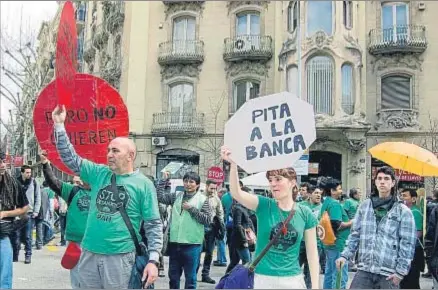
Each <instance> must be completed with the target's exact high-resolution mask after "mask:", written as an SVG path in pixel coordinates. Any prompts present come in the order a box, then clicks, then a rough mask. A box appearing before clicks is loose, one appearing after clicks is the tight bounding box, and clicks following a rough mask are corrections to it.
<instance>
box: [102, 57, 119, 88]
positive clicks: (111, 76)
mask: <svg viewBox="0 0 438 290" xmlns="http://www.w3.org/2000/svg"><path fill="white" fill-rule="evenodd" d="M100 74H101V77H102V78H103V79H104V80H106V81H107V82H108V83H109V84H110V85H112V86H113V87H114V88H116V89H119V85H120V77H121V75H122V69H121V67H120V62H119V61H117V60H115V59H111V60H109V61H108V62H107V64H106V66H105V67H104V68H103V69H102V70H101V73H100Z"/></svg>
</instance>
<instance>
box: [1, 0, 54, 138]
mask: <svg viewBox="0 0 438 290" xmlns="http://www.w3.org/2000/svg"><path fill="white" fill-rule="evenodd" d="M57 9H58V3H57V2H56V1H3V0H2V1H0V12H1V18H0V19H1V26H0V27H1V33H2V35H7V39H11V40H12V41H13V42H14V43H19V40H20V23H21V24H22V25H21V27H22V31H23V34H22V35H23V37H22V38H24V39H28V38H29V36H33V37H34V38H36V36H37V34H38V31H39V29H40V26H41V23H42V22H43V21H47V20H51V19H52V18H53V16H55V14H56V10H57ZM2 41H3V40H2ZM2 45H4V43H2ZM0 53H1V52H0ZM0 59H1V62H2V65H3V64H8V57H7V56H5V55H1V56H0ZM0 82H1V83H2V84H3V85H5V86H7V87H8V88H9V89H10V90H13V91H14V92H16V91H17V90H18V88H17V87H16V86H14V85H13V83H12V82H10V81H8V79H6V78H5V76H4V75H1V79H0ZM0 98H2V99H1V102H0V103H1V108H0V118H2V119H3V120H4V121H6V120H8V119H9V118H8V115H9V113H8V110H9V109H12V108H13V105H12V104H11V103H9V102H8V101H7V100H6V99H5V98H4V97H0ZM3 132H4V129H3V128H2V133H3Z"/></svg>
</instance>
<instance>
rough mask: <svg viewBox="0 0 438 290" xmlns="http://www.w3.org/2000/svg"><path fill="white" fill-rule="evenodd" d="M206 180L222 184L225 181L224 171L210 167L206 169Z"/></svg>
mask: <svg viewBox="0 0 438 290" xmlns="http://www.w3.org/2000/svg"><path fill="white" fill-rule="evenodd" d="M207 179H210V180H213V181H214V182H216V183H223V182H224V180H225V175H224V171H223V170H222V168H220V167H217V166H213V167H210V169H208V173H207Z"/></svg>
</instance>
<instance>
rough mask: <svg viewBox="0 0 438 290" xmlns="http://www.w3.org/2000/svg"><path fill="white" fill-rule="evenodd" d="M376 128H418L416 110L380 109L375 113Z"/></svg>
mask: <svg viewBox="0 0 438 290" xmlns="http://www.w3.org/2000/svg"><path fill="white" fill-rule="evenodd" d="M377 117H378V120H377V122H376V124H375V126H374V127H375V129H376V130H402V129H414V130H419V129H420V126H421V125H420V122H419V121H418V112H416V111H412V110H407V111H404V110H397V111H381V112H378V113H377Z"/></svg>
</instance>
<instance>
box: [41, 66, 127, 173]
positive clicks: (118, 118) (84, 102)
mask: <svg viewBox="0 0 438 290" xmlns="http://www.w3.org/2000/svg"><path fill="white" fill-rule="evenodd" d="M74 81H75V91H74V93H73V98H72V100H71V106H69V107H66V110H67V118H66V121H65V127H66V131H67V135H68V136H69V138H70V142H71V143H72V144H73V146H74V148H75V150H76V152H77V153H78V154H79V156H81V157H83V158H86V159H88V160H91V161H93V162H96V163H101V164H106V162H107V159H106V154H107V153H106V152H107V146H108V143H109V142H110V141H111V140H112V139H114V138H116V137H127V136H128V134H129V117H128V110H127V108H126V106H125V103H124V102H123V99H122V98H121V96H120V95H119V93H118V92H117V91H116V90H115V89H114V88H113V87H111V86H110V85H109V84H108V83H107V82H105V81H104V80H102V79H100V78H98V77H95V76H92V75H89V74H76V75H75V79H74ZM56 105H58V95H57V89H56V82H55V81H52V82H51V83H50V84H48V85H47V87H45V88H44V89H43V91H42V92H41V94H40V96H39V97H38V99H37V101H36V103H35V107H34V112H33V123H34V127H35V135H36V138H37V140H38V142H39V144H40V147H41V149H42V150H46V151H47V153H48V159H49V160H50V161H51V162H52V164H53V165H54V166H56V167H57V168H58V169H59V170H62V171H64V172H66V173H68V174H72V172H71V171H70V170H69V169H68V168H67V167H66V166H65V165H64V163H63V162H62V161H61V159H60V157H59V155H58V151H57V150H56V147H55V139H54V136H53V131H54V130H53V121H52V111H53V110H54V109H55V107H56Z"/></svg>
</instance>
